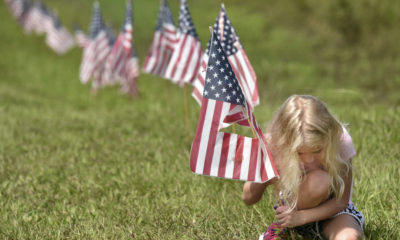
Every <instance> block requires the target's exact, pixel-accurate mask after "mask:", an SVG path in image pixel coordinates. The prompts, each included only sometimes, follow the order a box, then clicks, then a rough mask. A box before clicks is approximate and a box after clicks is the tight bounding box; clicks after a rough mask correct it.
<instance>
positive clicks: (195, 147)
mask: <svg viewBox="0 0 400 240" xmlns="http://www.w3.org/2000/svg"><path fill="white" fill-rule="evenodd" d="M207 104H208V98H204V99H203V102H202V107H201V109H200V116H199V123H198V124H197V130H196V134H195V136H194V139H193V144H192V150H190V170H192V172H196V164H197V158H198V156H199V147H200V142H201V137H202V132H203V126H204V120H205V117H206V112H207V106H208V105H207Z"/></svg>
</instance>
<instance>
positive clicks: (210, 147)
mask: <svg viewBox="0 0 400 240" xmlns="http://www.w3.org/2000/svg"><path fill="white" fill-rule="evenodd" d="M223 104H224V103H223V102H221V101H215V108H214V114H213V119H212V124H211V128H210V133H209V137H208V144H207V152H206V158H205V161H204V169H203V174H204V175H207V176H208V175H210V171H211V164H212V159H213V156H214V147H215V141H216V138H217V133H218V127H219V126H218V123H219V122H220V118H221V111H222V105H223ZM215 123H217V124H215Z"/></svg>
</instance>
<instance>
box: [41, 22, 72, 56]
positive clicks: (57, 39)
mask: <svg viewBox="0 0 400 240" xmlns="http://www.w3.org/2000/svg"><path fill="white" fill-rule="evenodd" d="M46 43H47V45H48V46H49V47H50V48H51V49H53V50H54V51H55V52H56V53H57V54H59V55H62V54H65V53H66V52H67V51H69V50H70V49H71V48H72V47H73V46H74V45H75V41H74V38H73V37H72V35H71V34H70V33H69V32H68V30H67V29H66V28H65V27H63V26H62V24H61V21H60V19H59V18H58V16H54V17H53V25H52V27H51V28H50V29H49V30H48V32H47V35H46Z"/></svg>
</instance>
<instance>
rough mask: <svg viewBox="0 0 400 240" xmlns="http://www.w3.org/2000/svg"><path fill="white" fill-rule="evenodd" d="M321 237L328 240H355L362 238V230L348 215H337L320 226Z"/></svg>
mask: <svg viewBox="0 0 400 240" xmlns="http://www.w3.org/2000/svg"><path fill="white" fill-rule="evenodd" d="M322 230H323V235H324V236H325V237H326V238H328V239H329V240H334V239H335V240H338V239H343V240H353V239H354V240H356V239H360V238H361V237H362V229H361V226H360V224H359V223H358V222H357V220H356V219H355V218H354V217H353V216H351V215H348V214H342V215H339V216H337V217H335V218H333V219H329V220H326V221H324V222H323V224H322Z"/></svg>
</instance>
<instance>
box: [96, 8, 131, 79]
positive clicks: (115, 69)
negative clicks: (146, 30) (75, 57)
mask: <svg viewBox="0 0 400 240" xmlns="http://www.w3.org/2000/svg"><path fill="white" fill-rule="evenodd" d="M131 49H132V2H131V1H128V3H127V5H126V13H125V21H124V24H123V26H122V29H121V32H120V33H119V35H118V38H117V40H116V41H115V43H114V46H113V47H112V50H111V53H110V54H109V56H108V57H107V60H106V63H105V71H104V76H103V78H104V79H105V81H106V83H107V84H113V83H116V82H117V81H124V79H125V77H126V76H125V75H126V74H125V73H126V64H127V62H128V60H129V59H130V57H131Z"/></svg>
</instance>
